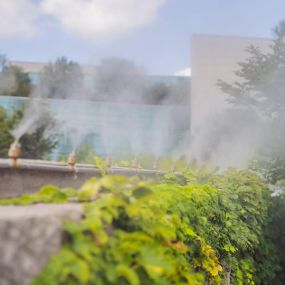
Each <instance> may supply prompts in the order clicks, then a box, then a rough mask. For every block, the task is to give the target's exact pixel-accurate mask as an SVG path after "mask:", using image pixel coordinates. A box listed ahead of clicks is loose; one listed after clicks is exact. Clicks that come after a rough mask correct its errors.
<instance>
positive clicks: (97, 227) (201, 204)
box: [2, 168, 282, 285]
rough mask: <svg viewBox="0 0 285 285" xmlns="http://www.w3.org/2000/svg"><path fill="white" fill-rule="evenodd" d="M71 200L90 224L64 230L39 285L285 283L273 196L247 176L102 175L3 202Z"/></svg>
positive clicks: (200, 172)
mask: <svg viewBox="0 0 285 285" xmlns="http://www.w3.org/2000/svg"><path fill="white" fill-rule="evenodd" d="M197 172H198V175H197ZM69 200H72V201H73V202H74V201H77V202H82V203H84V217H83V219H82V220H81V222H79V223H78V222H71V221H68V222H66V223H65V230H66V232H67V238H66V239H65V241H64V244H63V247H62V249H61V250H60V252H59V253H58V254H57V255H56V256H54V257H52V258H51V260H50V262H49V263H48V264H47V266H46V267H45V268H44V270H43V272H42V273H41V274H40V275H39V276H38V277H37V278H36V279H35V280H34V282H33V285H39V284H40V285H45V284H48V285H51V284H57V285H60V284H71V285H72V284H86V285H88V284H96V285H97V284H98V285H100V284H104V285H105V284H110V285H111V284H116V285H125V284H126V285H127V284H131V285H136V284H142V285H143V284H146V285H148V284H154V285H167V284H181V285H182V284H191V285H192V284H194V285H195V284H197V285H198V284H213V285H214V284H234V285H240V284H260V285H261V284H268V285H269V284H274V285H275V284H282V283H281V282H282V281H280V280H277V277H278V274H279V271H280V267H279V265H278V264H279V263H278V259H277V255H276V247H275V245H274V244H273V243H272V241H271V237H270V227H268V224H269V222H270V215H269V213H268V210H269V208H270V207H271V205H272V204H271V202H270V201H271V199H270V192H269V190H268V189H267V187H266V186H265V185H264V184H263V183H262V182H261V180H260V179H259V178H258V177H257V176H255V175H254V174H252V173H250V172H247V171H237V170H229V171H227V172H226V173H225V174H217V173H215V172H209V171H207V170H206V169H205V168H200V169H198V171H193V170H192V171H190V170H188V171H187V172H185V173H184V174H179V175H174V174H169V175H167V176H166V177H164V178H163V179H159V181H156V182H155V181H148V182H143V181H141V180H140V179H139V178H125V177H118V176H104V177H103V178H92V179H90V180H89V181H87V182H86V183H85V184H84V185H83V186H82V188H81V189H80V190H79V191H74V190H73V189H63V190H59V189H57V188H56V187H52V186H46V187H45V188H44V189H42V190H41V191H40V192H39V193H38V194H35V195H26V196H24V197H21V198H13V199H12V200H9V199H5V200H2V204H8V203H16V204H22V203H23V204H27V203H38V202H40V201H43V202H53V201H54V202H56V203H59V202H68V201H69ZM227 282H230V283H227ZM278 282H279V283H278Z"/></svg>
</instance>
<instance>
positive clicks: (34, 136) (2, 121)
mask: <svg viewBox="0 0 285 285" xmlns="http://www.w3.org/2000/svg"><path fill="white" fill-rule="evenodd" d="M23 114H24V107H21V108H19V109H18V110H16V111H15V112H14V113H13V114H9V113H8V112H7V111H6V110H5V109H4V108H2V107H0V138H1V140H0V157H6V156H7V153H8V149H9V147H10V145H11V143H13V140H14V138H13V136H12V135H11V133H10V132H11V130H13V129H14V128H15V126H17V124H18V123H19V122H20V120H21V118H22V117H23ZM53 124H54V122H53V119H52V118H51V117H50V116H49V115H47V116H46V119H45V123H44V124H43V125H41V127H39V128H37V129H36V130H35V131H34V132H33V133H26V134H24V135H23V136H22V137H21V139H20V143H21V144H22V155H21V157H23V158H33V159H42V158H43V157H44V156H45V155H48V154H50V152H51V151H52V149H53V148H54V147H55V146H56V144H57V142H56V138H55V137H54V136H49V137H47V136H46V131H47V130H48V129H49V128H50V127H51V126H52V125H53Z"/></svg>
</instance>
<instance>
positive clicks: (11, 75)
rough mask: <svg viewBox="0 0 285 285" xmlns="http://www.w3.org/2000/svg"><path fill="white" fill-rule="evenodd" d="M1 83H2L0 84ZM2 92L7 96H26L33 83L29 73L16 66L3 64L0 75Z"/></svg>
mask: <svg viewBox="0 0 285 285" xmlns="http://www.w3.org/2000/svg"><path fill="white" fill-rule="evenodd" d="M1 83H2V84H1ZM0 85H1V86H3V87H2V88H1V89H2V92H3V93H4V95H8V96H18V97H28V96H29V95H30V94H31V92H32V90H33V85H32V82H31V79H30V77H29V74H28V73H26V72H24V71H23V70H22V69H21V68H20V67H18V66H13V65H9V66H5V67H4V69H3V71H2V74H1V76H0Z"/></svg>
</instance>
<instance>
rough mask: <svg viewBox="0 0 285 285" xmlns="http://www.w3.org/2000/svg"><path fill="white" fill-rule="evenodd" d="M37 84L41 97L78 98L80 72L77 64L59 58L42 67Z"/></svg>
mask: <svg viewBox="0 0 285 285" xmlns="http://www.w3.org/2000/svg"><path fill="white" fill-rule="evenodd" d="M39 84H40V86H39V87H40V92H41V95H42V96H44V97H45V98H60V99H67V98H80V92H81V91H82V88H83V74H82V70H81V68H80V66H79V64H78V63H76V62H73V61H70V60H68V59H67V58H66V57H60V58H58V59H57V60H56V61H55V62H54V63H50V64H48V65H46V66H45V67H44V69H43V71H42V72H41V74H40V83H39Z"/></svg>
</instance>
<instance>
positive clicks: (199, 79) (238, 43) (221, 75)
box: [191, 35, 271, 130]
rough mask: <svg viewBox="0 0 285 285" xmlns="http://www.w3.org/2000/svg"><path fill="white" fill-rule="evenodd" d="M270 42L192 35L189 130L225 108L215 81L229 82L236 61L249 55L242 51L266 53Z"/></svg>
mask: <svg viewBox="0 0 285 285" xmlns="http://www.w3.org/2000/svg"><path fill="white" fill-rule="evenodd" d="M270 43H271V40H269V39H262V38H247V37H233V36H212V35H194V36H193V37H192V79H191V124H192V125H191V126H192V130H193V129H194V130H195V128H196V127H197V126H199V124H201V123H202V122H203V121H204V120H205V119H206V118H207V117H209V116H211V115H213V114H216V113H219V112H221V111H222V110H224V109H225V108H226V107H227V103H226V96H225V94H223V93H222V91H221V90H220V89H219V87H218V86H217V81H218V79H222V80H224V81H226V82H233V81H235V80H236V79H237V77H236V76H235V74H234V71H235V70H238V68H239V67H238V64H237V63H238V62H243V61H244V60H245V59H246V58H248V56H249V54H248V52H246V48H247V47H248V46H250V45H254V46H258V47H260V48H261V50H264V51H268V50H269V48H268V47H269V44H270Z"/></svg>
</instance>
